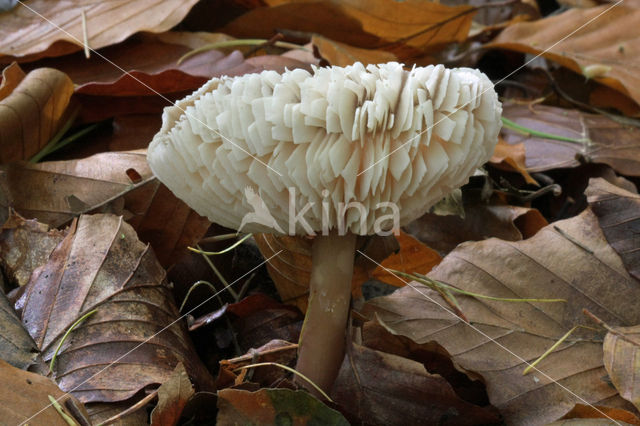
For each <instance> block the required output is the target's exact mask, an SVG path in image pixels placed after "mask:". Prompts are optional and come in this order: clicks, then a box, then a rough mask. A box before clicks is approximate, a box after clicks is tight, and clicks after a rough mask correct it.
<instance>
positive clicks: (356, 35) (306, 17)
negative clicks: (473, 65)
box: [221, 0, 475, 51]
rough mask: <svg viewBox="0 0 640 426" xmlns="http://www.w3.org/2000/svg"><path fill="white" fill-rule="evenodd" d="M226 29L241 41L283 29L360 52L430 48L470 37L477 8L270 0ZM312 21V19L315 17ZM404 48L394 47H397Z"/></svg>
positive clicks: (412, 1)
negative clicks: (303, 33) (338, 42)
mask: <svg viewBox="0 0 640 426" xmlns="http://www.w3.org/2000/svg"><path fill="white" fill-rule="evenodd" d="M266 3H267V4H268V5H271V6H273V7H263V8H257V9H253V10H251V11H249V12H247V13H246V14H244V15H242V16H240V17H239V18H237V19H235V20H234V21H232V22H231V23H229V24H227V25H226V26H225V27H224V28H222V29H221V32H223V33H225V34H231V35H233V36H235V37H238V38H253V37H261V38H270V37H272V36H273V35H274V34H275V33H276V32H277V31H279V30H295V31H303V32H308V33H317V34H321V35H323V36H325V37H327V38H329V39H331V40H339V41H340V42H341V43H345V44H348V45H351V46H355V47H359V48H365V49H370V48H380V47H383V46H384V47H385V49H387V50H389V49H391V51H395V50H398V49H400V50H406V49H403V48H402V46H400V45H402V44H406V45H407V46H409V49H414V51H415V49H419V50H424V49H426V48H427V47H432V46H439V45H444V44H447V43H450V42H454V41H457V42H462V41H464V40H465V39H466V38H467V35H468V33H469V28H470V27H471V20H472V18H473V14H474V12H475V9H474V8H473V7H470V6H457V7H449V6H445V5H442V4H439V3H436V2H424V1H420V0H408V1H403V2H396V1H393V0H374V1H363V0H347V1H330V2H319V1H301V2H298V1H287V2H281V1H276V2H269V1H267V2H266ZM311 18H312V19H311ZM396 42H397V43H398V44H399V45H398V46H391V44H392V43H396Z"/></svg>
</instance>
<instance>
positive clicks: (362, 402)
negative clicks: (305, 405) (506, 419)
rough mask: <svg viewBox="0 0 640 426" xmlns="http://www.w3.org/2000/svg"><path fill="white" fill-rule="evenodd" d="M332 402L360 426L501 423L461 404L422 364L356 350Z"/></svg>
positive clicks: (488, 411) (491, 412)
mask: <svg viewBox="0 0 640 426" xmlns="http://www.w3.org/2000/svg"><path fill="white" fill-rule="evenodd" d="M331 397H332V398H333V399H334V400H335V401H336V403H337V404H339V405H340V406H342V408H343V409H344V410H346V411H347V412H349V413H350V414H351V415H353V416H354V418H357V419H359V420H361V421H362V422H364V423H365V424H384V425H398V426H401V425H407V424H438V425H478V424H493V423H497V422H498V421H499V419H500V417H499V415H498V413H497V411H496V410H494V409H492V408H482V407H478V406H476V405H473V404H471V403H468V402H466V401H464V400H462V399H461V398H460V397H459V396H458V395H456V393H455V392H454V390H453V389H452V388H451V385H450V384H449V383H448V382H447V381H446V380H445V379H444V378H443V377H442V376H440V375H438V374H430V373H428V372H427V370H426V369H425V367H424V365H423V364H421V363H419V362H416V361H412V360H410V359H407V358H402V357H399V356H397V355H391V354H388V353H384V352H379V351H375V350H373V349H369V348H366V347H364V346H360V345H353V347H352V349H351V350H350V351H348V352H347V355H346V356H345V359H344V361H343V363H342V368H341V369H340V373H339V374H338V378H337V379H336V382H335V384H334V386H333V392H332V393H331Z"/></svg>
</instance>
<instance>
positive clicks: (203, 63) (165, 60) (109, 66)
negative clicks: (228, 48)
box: [38, 32, 244, 96]
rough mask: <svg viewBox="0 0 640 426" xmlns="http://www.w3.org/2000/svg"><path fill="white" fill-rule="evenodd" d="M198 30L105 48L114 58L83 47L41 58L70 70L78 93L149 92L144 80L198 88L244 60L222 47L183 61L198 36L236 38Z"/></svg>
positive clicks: (156, 86) (164, 87) (158, 86)
mask: <svg viewBox="0 0 640 426" xmlns="http://www.w3.org/2000/svg"><path fill="white" fill-rule="evenodd" d="M198 34H199V35H200V37H196V36H195V35H190V34H189V35H187V34H186V33H171V32H170V33H166V34H162V35H149V34H144V35H140V36H136V37H134V38H132V39H129V40H127V41H125V42H123V43H120V44H117V45H115V46H110V47H107V48H105V49H102V50H101V52H100V53H101V54H102V55H103V56H105V57H106V58H108V59H109V61H110V62H107V61H105V60H104V59H103V58H101V57H99V56H97V55H92V56H91V57H90V58H88V59H87V58H86V57H85V56H84V53H82V52H78V53H75V54H73V55H66V56H63V57H58V58H50V59H44V60H41V61H38V64H39V65H40V66H47V67H51V68H55V69H58V70H60V71H62V72H65V73H66V74H67V75H68V76H69V77H70V78H71V79H72V80H73V82H74V84H75V85H76V93H82V94H87V95H103V96H107V95H111V96H133V95H141V96H144V95H149V94H150V90H149V89H148V88H147V87H145V86H144V85H147V86H150V87H151V88H153V90H155V91H157V92H160V93H172V92H179V91H182V90H194V89H195V88H198V87H200V86H201V85H202V84H203V83H204V82H206V81H207V80H208V79H209V78H211V77H212V76H214V75H218V74H220V73H221V72H223V71H225V70H227V69H231V68H233V67H236V66H238V65H240V64H241V63H242V62H243V61H244V59H243V58H242V55H234V56H232V57H229V56H227V55H226V54H224V53H222V52H220V51H218V50H209V51H206V52H203V53H201V54H199V55H196V56H193V57H190V58H187V59H185V60H184V61H183V62H182V63H181V64H178V60H179V59H180V57H181V56H182V55H184V54H185V53H187V52H189V51H190V50H191V49H192V48H191V47H190V46H189V45H192V44H196V40H199V41H200V42H201V43H202V44H201V45H204V44H206V43H208V42H209V43H213V42H219V41H226V40H229V39H232V37H229V36H226V35H224V34H207V33H198ZM185 44H187V45H185ZM201 45H196V47H201ZM113 64H116V65H117V66H114V65H113ZM124 71H127V72H130V73H131V74H132V76H133V77H131V76H128V75H126V74H124ZM134 77H135V79H137V80H140V81H136V80H135V79H134ZM140 82H142V83H140ZM151 93H153V92H151Z"/></svg>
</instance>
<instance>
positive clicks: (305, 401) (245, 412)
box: [217, 389, 349, 426]
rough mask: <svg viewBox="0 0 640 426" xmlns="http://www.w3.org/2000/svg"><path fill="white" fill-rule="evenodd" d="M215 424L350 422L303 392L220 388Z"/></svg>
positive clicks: (344, 424) (342, 425) (341, 425)
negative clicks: (248, 390)
mask: <svg viewBox="0 0 640 426" xmlns="http://www.w3.org/2000/svg"><path fill="white" fill-rule="evenodd" d="M217 424H219V425H231V424H256V425H274V424H295V425H300V426H304V425H336V426H348V425H349V422H348V421H347V420H346V419H345V418H344V417H343V416H342V414H340V413H339V412H337V411H335V410H333V409H331V408H329V407H327V406H326V405H324V404H323V403H321V402H320V401H318V400H317V399H315V398H314V397H313V396H311V395H310V394H309V393H308V392H306V391H292V390H290V389H260V390H259V391H257V392H247V391H244V390H238V389H222V390H219V391H218V418H217Z"/></svg>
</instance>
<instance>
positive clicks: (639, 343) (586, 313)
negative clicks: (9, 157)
mask: <svg viewBox="0 0 640 426" xmlns="http://www.w3.org/2000/svg"><path fill="white" fill-rule="evenodd" d="M582 313H583V314H585V315H586V316H588V317H589V318H591V320H592V321H593V322H595V323H596V324H598V325H599V326H600V327H602V328H604V329H605V330H607V331H608V332H609V333H611V334H615V335H616V336H618V337H620V338H621V339H622V340H625V341H627V342H629V343H631V344H632V345H636V346H640V342H637V341H635V340H633V339H632V338H630V337H629V336H627V335H626V334H624V333H621V332H619V331H618V330H616V329H614V328H612V327H610V326H609V325H608V324H607V323H605V322H604V321H602V320H601V319H600V318H598V317H597V316H595V315H594V314H592V313H591V312H590V311H589V310H588V309H587V308H583V309H582Z"/></svg>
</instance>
